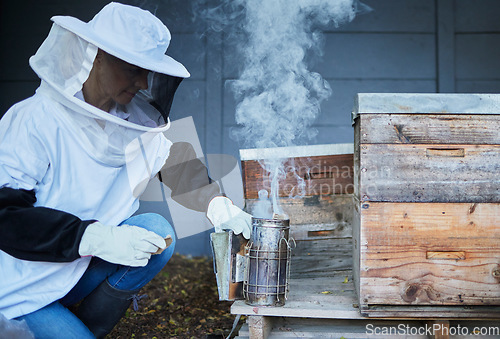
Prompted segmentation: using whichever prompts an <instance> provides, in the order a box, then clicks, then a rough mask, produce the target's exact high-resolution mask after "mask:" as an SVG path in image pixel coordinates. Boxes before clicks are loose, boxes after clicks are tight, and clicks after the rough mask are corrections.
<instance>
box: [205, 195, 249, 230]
mask: <svg viewBox="0 0 500 339" xmlns="http://www.w3.org/2000/svg"><path fill="white" fill-rule="evenodd" d="M207 217H208V219H209V220H210V222H211V223H212V224H213V225H214V227H215V231H216V232H221V231H222V230H223V229H224V230H228V229H229V230H232V231H233V232H234V234H240V233H242V234H243V236H244V237H245V238H246V239H250V233H251V232H252V216H251V215H250V214H248V213H246V212H244V211H243V210H241V209H240V208H239V207H238V206H235V205H234V204H233V202H232V201H231V199H229V198H226V197H222V196H219V197H215V198H213V199H212V201H210V204H208V209H207Z"/></svg>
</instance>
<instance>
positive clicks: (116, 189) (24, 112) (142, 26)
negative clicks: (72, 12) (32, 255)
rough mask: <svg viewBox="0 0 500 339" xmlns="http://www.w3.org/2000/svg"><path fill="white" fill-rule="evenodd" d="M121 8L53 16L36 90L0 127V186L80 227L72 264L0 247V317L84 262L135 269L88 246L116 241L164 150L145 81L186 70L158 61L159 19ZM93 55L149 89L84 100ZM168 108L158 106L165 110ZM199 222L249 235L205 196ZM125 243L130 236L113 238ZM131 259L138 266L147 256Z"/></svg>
mask: <svg viewBox="0 0 500 339" xmlns="http://www.w3.org/2000/svg"><path fill="white" fill-rule="evenodd" d="M130 7H131V6H126V5H121V4H116V3H111V4H109V5H107V6H106V7H104V9H103V10H102V11H101V12H99V13H98V14H97V15H96V16H95V17H94V19H92V20H91V21H90V22H89V23H84V22H81V21H80V20H78V19H75V18H72V17H61V16H56V17H53V18H52V21H54V24H53V26H52V29H51V31H50V33H49V35H48V37H47V38H46V40H45V41H44V42H43V44H42V45H41V46H40V48H39V50H38V51H37V53H36V54H35V55H34V56H33V57H31V58H30V66H31V67H32V69H33V70H34V71H35V72H36V73H37V75H38V76H39V77H40V79H41V85H40V87H39V88H38V89H37V91H36V94H35V95H34V96H32V97H30V98H28V99H26V100H24V101H22V102H20V103H18V104H16V105H14V106H13V107H12V108H11V109H10V110H9V111H8V112H7V113H6V114H5V116H4V117H3V118H2V119H1V120H0V188H11V189H14V190H26V191H34V192H35V193H36V202H35V203H34V206H40V207H42V206H43V207H47V208H50V209H54V210H58V211H63V212H66V213H69V214H71V215H74V216H76V217H77V218H79V219H81V220H90V221H89V223H88V224H89V226H88V227H87V229H84V233H83V235H80V236H81V237H82V238H81V239H82V240H81V243H80V245H79V254H80V256H81V257H79V258H76V259H75V260H73V261H70V262H49V260H42V261H34V260H33V261H32V260H25V259H20V258H18V257H17V256H16V255H15V253H16V252H15V251H13V252H9V253H7V250H4V248H2V250H0V270H1V274H0V276H1V278H0V313H2V314H3V315H4V316H6V317H7V318H9V319H11V318H15V317H18V316H21V315H24V314H28V313H30V312H33V311H36V310H38V309H40V308H42V307H44V306H45V305H48V304H49V303H51V302H53V301H55V300H58V299H60V298H62V297H63V296H65V295H66V294H67V293H68V291H70V290H71V289H72V287H73V286H75V284H76V283H77V282H78V281H79V279H80V278H81V276H82V275H83V274H84V272H85V271H86V269H87V266H88V264H89V262H90V258H91V256H92V255H94V256H101V257H102V258H103V259H105V260H109V261H110V262H116V263H121V264H126V263H128V262H131V263H132V264H134V263H135V264H134V265H135V266H140V265H142V264H138V262H135V261H134V260H135V259H133V258H132V259H130V258H129V259H125V257H124V256H127V255H130V254H129V253H126V252H125V250H124V251H123V252H122V253H119V254H116V253H112V254H109V253H108V254H105V253H102V250H101V249H99V248H97V247H103V246H93V245H92V244H90V242H91V241H99V240H96V239H99V238H102V240H103V241H104V240H108V241H111V242H113V241H115V242H117V240H116V239H114V240H113V239H111V237H112V236H113V234H110V233H109V230H112V229H113V228H116V227H115V226H116V225H118V224H119V223H121V222H122V221H123V220H125V219H127V218H129V217H130V216H131V215H132V214H133V213H135V212H136V211H137V209H138V205H139V201H138V197H139V196H140V194H141V193H142V190H143V188H145V186H144V185H143V183H144V180H148V179H151V178H152V177H153V176H155V175H156V174H157V173H158V172H159V171H160V170H161V169H162V167H164V165H165V161H166V159H167V157H168V156H169V152H170V149H171V146H172V143H171V142H170V141H169V140H167V139H166V138H165V136H164V135H163V132H164V131H166V130H167V129H168V128H169V120H168V117H167V116H166V115H165V112H161V110H157V109H155V108H154V107H153V106H152V105H150V103H149V102H148V101H149V100H151V98H152V97H153V96H154V95H153V94H152V89H153V88H154V81H155V75H156V74H159V73H161V74H168V75H169V76H172V77H174V78H179V79H182V78H186V77H189V73H188V71H187V70H186V69H185V68H184V66H183V65H181V64H180V63H178V62H177V61H175V60H174V59H172V58H171V57H169V56H167V55H165V52H166V50H167V47H168V45H169V42H170V38H171V37H170V33H169V31H168V29H167V28H166V27H165V26H164V25H163V24H162V23H161V21H160V20H158V19H157V18H156V17H154V16H153V15H151V13H149V12H147V11H142V10H139V11H138V9H137V8H135V7H134V10H133V11H131V10H130ZM98 49H102V50H104V51H105V52H107V53H109V54H111V55H113V56H115V57H117V58H119V59H121V60H124V61H126V62H128V63H130V64H133V65H136V66H139V67H141V68H144V69H147V70H150V71H152V72H151V73H150V76H149V91H147V93H143V94H144V95H136V96H135V97H134V98H133V99H132V101H131V102H130V103H129V104H127V105H125V106H122V105H116V106H115V107H113V108H112V109H111V110H110V112H105V111H102V110H100V109H98V108H97V107H94V106H92V105H90V104H88V103H86V102H85V101H84V98H83V94H82V86H83V84H84V82H85V81H86V80H87V78H88V77H89V74H90V71H91V69H92V67H93V63H94V59H95V58H96V55H97V52H98ZM179 82H180V81H179ZM177 84H178V83H177ZM175 88H176V86H175ZM174 90H175V89H174ZM170 104H171V100H170V101H169V100H167V105H166V106H168V107H167V109H169V105H170ZM162 173H163V172H162ZM207 216H208V217H209V219H210V220H211V221H212V223H213V224H214V225H215V226H216V227H217V228H233V229H235V233H241V232H243V233H244V235H245V236H246V237H247V238H248V237H249V217H250V216H249V215H248V214H246V213H244V212H242V211H241V210H240V209H239V208H237V207H235V206H234V205H233V204H232V203H231V201H230V200H229V199H227V198H225V197H215V198H213V199H212V200H211V201H210V203H209V205H208V211H207ZM96 221H98V222H96ZM105 225H108V226H105ZM109 225H111V226H109ZM122 227H123V226H122ZM104 228H106V229H107V230H108V231H106V232H104V231H102V230H103V229H104ZM119 228H121V227H119ZM41 231H43V230H41ZM99 232H102V236H100V235H101V234H100V233H99ZM137 232H139V233H137V234H138V236H137V238H138V239H135V240H134V241H139V240H140V239H142V240H143V241H144V242H149V243H151V244H152V245H151V246H152V247H151V248H161V247H162V246H163V245H164V243H163V245H162V243H161V241H163V239H162V238H160V237H159V236H157V235H147V234H146V233H144V232H148V231H145V230H142V231H137ZM90 233H92V234H90ZM150 233H151V232H150ZM127 236H128V237H131V233H130V234H122V235H121V237H127ZM106 237H108V238H106ZM148 237H150V238H148ZM157 238H160V239H157ZM117 243H118V242H117ZM148 248H149V247H148ZM99 251H101V252H99ZM144 251H145V252H147V251H146V250H144ZM148 251H149V250H148ZM106 255H108V257H106ZM108 258H109V259H108ZM113 260H114V261H113ZM127 260H129V261H127ZM141 260H142V261H141V262H144V261H145V262H147V258H141Z"/></svg>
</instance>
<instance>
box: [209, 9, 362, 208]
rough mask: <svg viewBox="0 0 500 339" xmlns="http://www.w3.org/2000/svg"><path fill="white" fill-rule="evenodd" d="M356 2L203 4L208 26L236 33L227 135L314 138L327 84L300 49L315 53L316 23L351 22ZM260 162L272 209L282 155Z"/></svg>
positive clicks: (264, 141) (270, 143)
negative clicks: (233, 104) (232, 120)
mask: <svg viewBox="0 0 500 339" xmlns="http://www.w3.org/2000/svg"><path fill="white" fill-rule="evenodd" d="M359 5H360V4H359V3H358V2H357V1H356V0H274V1H269V0H223V1H222V3H221V4H220V6H219V7H217V8H211V9H205V11H204V16H205V17H206V18H209V19H212V20H211V21H210V22H211V23H212V27H213V28H214V29H216V30H224V32H225V33H227V36H229V37H237V38H236V39H234V40H235V41H236V42H237V43H236V49H237V51H238V53H239V54H238V55H239V58H238V63H240V70H241V74H240V76H239V77H238V78H237V79H235V80H231V81H228V83H227V85H228V86H230V88H231V89H232V91H233V93H234V96H235V99H236V102H237V106H236V113H235V114H236V115H235V118H236V123H237V124H238V127H237V128H234V129H233V130H232V131H231V136H232V138H233V139H235V140H237V141H238V142H239V143H240V145H241V146H243V147H246V148H270V147H285V146H295V145H303V144H307V143H308V142H309V141H311V140H312V139H313V138H314V137H315V135H316V134H317V131H316V130H315V129H314V128H312V124H313V123H314V122H315V120H316V118H317V117H318V115H319V113H320V104H321V102H322V101H323V100H325V99H326V98H328V97H329V96H330V95H331V88H330V86H329V84H328V83H327V82H326V81H325V80H324V79H323V78H322V76H321V75H320V74H318V73H316V72H313V71H311V70H309V65H308V63H307V60H308V58H307V56H308V53H309V54H310V53H313V54H316V55H317V54H320V53H321V47H322V38H323V35H322V32H321V29H322V28H324V27H327V26H328V25H333V26H338V25H340V24H342V23H345V22H349V21H351V20H352V19H353V18H354V16H355V14H356V11H357V6H359ZM214 19H215V20H214ZM221 19H222V20H223V21H222V20H221ZM228 26H230V27H231V28H232V29H233V31H232V32H228V31H227V27H228ZM309 59H310V58H309ZM262 165H263V167H264V168H265V169H266V170H267V171H269V172H270V178H271V180H272V186H271V192H270V193H271V194H270V197H271V200H272V203H273V204H272V205H273V210H274V213H275V214H283V211H281V209H280V207H279V204H277V200H278V184H279V181H280V180H281V179H282V178H283V176H284V171H283V169H282V160H281V159H273V160H271V161H267V160H266V161H264V162H262ZM261 193H262V196H263V197H264V196H265V195H266V194H264V192H261ZM266 203H267V202H266ZM264 210H267V208H266V209H264ZM257 211H258V210H256V211H255V212H254V214H257ZM256 216H260V217H269V216H268V215H256Z"/></svg>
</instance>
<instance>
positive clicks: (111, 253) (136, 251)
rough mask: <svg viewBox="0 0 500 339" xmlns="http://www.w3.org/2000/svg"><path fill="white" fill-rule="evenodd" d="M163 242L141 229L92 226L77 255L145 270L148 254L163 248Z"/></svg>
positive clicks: (97, 223)
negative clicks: (141, 267) (139, 267)
mask: <svg viewBox="0 0 500 339" xmlns="http://www.w3.org/2000/svg"><path fill="white" fill-rule="evenodd" d="M166 246H167V245H166V243H165V240H164V239H163V238H162V237H161V236H159V235H158V234H156V233H154V232H151V231H148V230H146V229H144V228H141V227H137V226H130V225H122V226H110V225H104V224H101V223H100V222H95V223H93V224H90V225H89V226H87V229H86V230H85V232H84V233H83V236H82V240H81V241H80V247H79V248H78V253H79V254H80V255H81V256H82V257H83V256H87V255H93V256H96V257H99V258H101V259H103V260H106V261H108V262H110V263H113V264H120V265H125V266H136V267H137V266H146V265H147V263H148V261H149V258H151V254H153V253H155V252H156V251H158V250H159V249H162V248H165V247H166Z"/></svg>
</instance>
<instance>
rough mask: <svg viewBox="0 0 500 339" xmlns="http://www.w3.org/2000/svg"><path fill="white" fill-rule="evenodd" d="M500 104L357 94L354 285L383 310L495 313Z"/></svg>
mask: <svg viewBox="0 0 500 339" xmlns="http://www.w3.org/2000/svg"><path fill="white" fill-rule="evenodd" d="M499 114H500V95H496V94H490V95H488V94H482V95H479V94H358V95H357V100H356V103H355V108H354V112H353V122H354V129H355V133H354V134H355V137H354V139H355V140H354V186H355V192H354V196H355V210H354V213H355V216H354V223H353V241H354V276H355V277H354V281H355V285H356V290H357V293H358V297H359V304H360V308H361V310H362V312H364V313H365V314H368V315H369V313H370V312H369V310H370V307H372V308H373V306H375V307H374V308H376V307H377V306H380V305H397V306H401V305H411V306H415V305H462V306H464V305H469V306H474V307H476V306H480V305H481V306H482V305H490V306H491V305H500V115H499Z"/></svg>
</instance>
